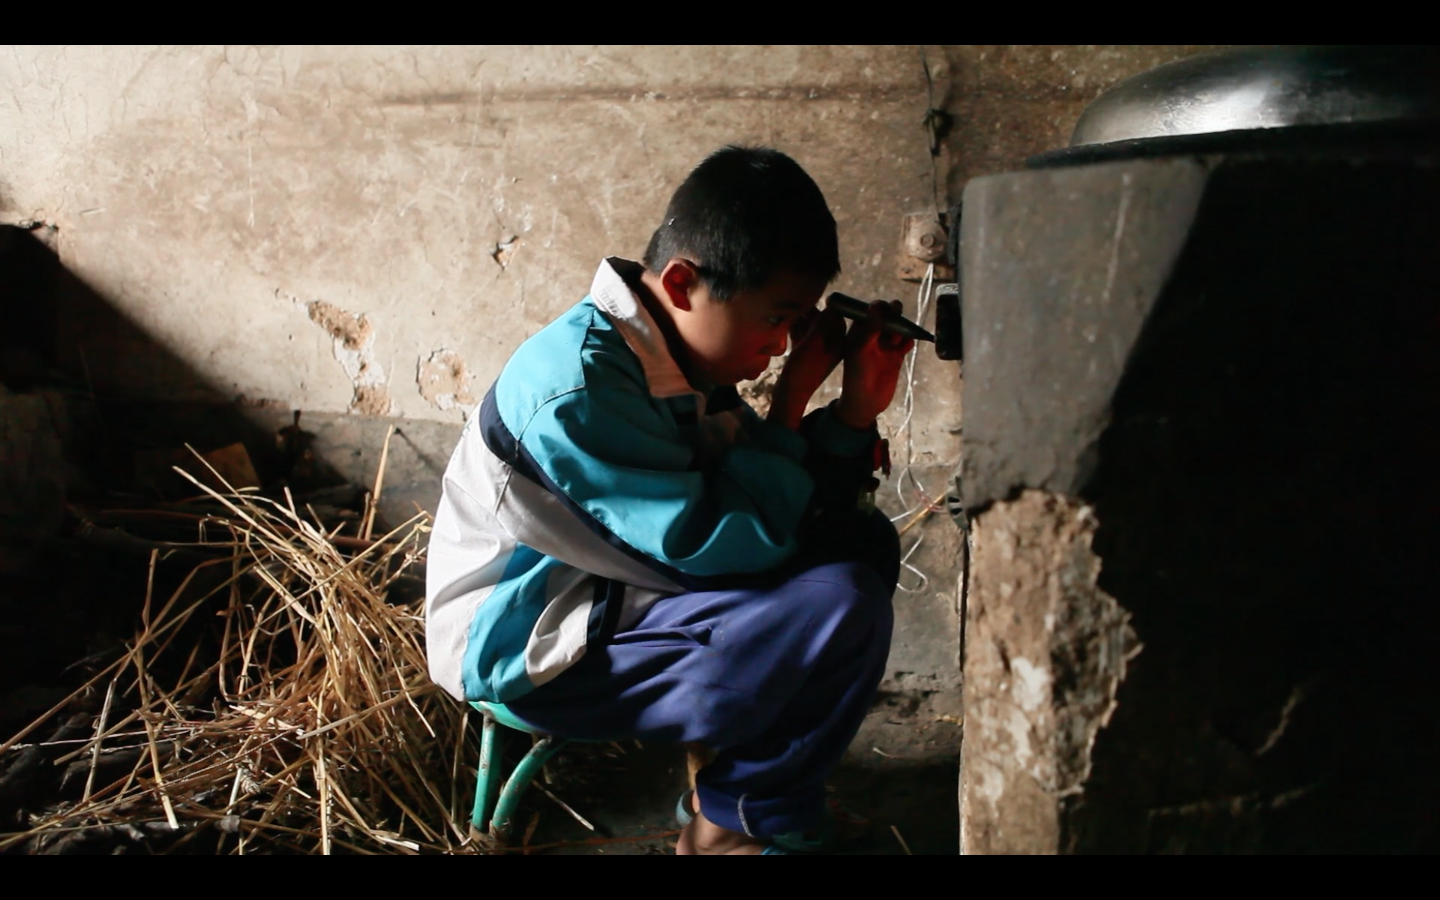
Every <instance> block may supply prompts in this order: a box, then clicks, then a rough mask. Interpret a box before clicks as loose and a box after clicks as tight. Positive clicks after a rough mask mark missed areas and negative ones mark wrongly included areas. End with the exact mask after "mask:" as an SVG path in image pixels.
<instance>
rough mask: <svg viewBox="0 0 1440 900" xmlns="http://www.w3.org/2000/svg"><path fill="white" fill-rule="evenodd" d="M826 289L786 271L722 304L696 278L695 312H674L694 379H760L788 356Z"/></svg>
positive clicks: (690, 293) (690, 294)
mask: <svg viewBox="0 0 1440 900" xmlns="http://www.w3.org/2000/svg"><path fill="white" fill-rule="evenodd" d="M662 277H663V276H662ZM824 290H825V282H823V281H821V280H819V279H817V278H814V277H810V276H801V275H796V274H794V273H792V272H786V271H781V272H779V273H777V274H776V275H775V276H774V277H772V278H771V279H770V281H769V282H767V283H766V284H765V285H764V286H762V287H760V288H758V289H756V290H753V291H745V292H742V293H736V294H733V295H731V297H730V299H728V300H725V301H723V302H721V301H719V300H716V299H715V298H714V297H712V296H710V289H709V288H708V287H707V286H706V285H705V283H704V282H703V281H700V280H699V279H698V278H697V279H695V280H694V281H693V283H691V284H689V285H687V292H686V293H687V299H688V304H686V305H688V307H689V308H688V309H684V308H676V310H675V313H674V322H675V328H676V330H677V331H679V332H680V338H681V340H682V341H684V343H685V347H686V349H687V350H688V351H689V354H690V359H689V363H690V368H691V369H692V371H693V374H695V375H698V376H699V377H701V378H703V379H705V380H706V381H709V382H712V383H714V384H737V383H739V382H741V381H749V380H751V379H752V378H758V377H760V374H761V373H762V372H764V371H765V369H766V368H767V367H768V366H769V365H770V360H771V359H772V358H773V357H776V356H780V355H782V354H784V353H785V350H786V348H787V347H788V346H789V340H790V326H791V325H792V324H794V322H795V320H796V319H797V318H799V317H800V316H802V315H804V314H805V313H806V312H809V311H810V310H811V309H813V308H814V307H815V304H816V303H818V302H819V301H820V295H821V294H822V293H823V292H824ZM672 296H673V295H672ZM676 306H677V307H679V304H676Z"/></svg>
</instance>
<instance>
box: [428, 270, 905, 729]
mask: <svg viewBox="0 0 1440 900" xmlns="http://www.w3.org/2000/svg"><path fill="white" fill-rule="evenodd" d="M639 274H640V266H639V264H637V263H634V262H630V261H627V260H622V259H618V258H611V259H608V260H606V261H605V262H604V263H603V264H602V265H601V266H600V270H599V272H598V273H597V274H596V276H595V280H594V283H593V284H592V285H591V288H590V294H589V295H588V296H587V297H585V299H583V300H582V301H580V303H578V304H577V305H575V306H574V307H572V308H571V309H570V310H569V311H568V312H566V313H565V314H564V315H562V316H561V317H560V318H559V319H557V320H556V321H554V322H552V323H551V324H550V325H548V326H546V327H545V328H544V329H543V330H541V331H540V332H539V333H538V334H536V335H535V336H534V337H532V338H530V339H529V340H527V341H526V342H525V343H524V344H522V345H521V346H520V348H519V349H518V350H517V351H516V352H515V355H514V356H512V357H511V359H510V361H509V362H508V363H507V364H506V366H505V368H504V370H503V371H502V372H501V374H500V377H499V378H498V379H497V380H496V382H495V384H494V386H493V387H491V389H490V391H489V393H487V394H486V396H485V400H484V402H483V403H482V404H481V405H480V408H479V409H478V410H476V411H475V412H474V414H472V415H471V417H470V419H469V421H468V422H467V423H466V426H465V430H464V432H463V433H462V435H461V438H460V443H459V446H457V447H456V448H455V453H454V455H453V456H452V457H451V459H450V464H449V467H448V468H447V469H446V472H445V479H444V489H443V494H442V496H441V498H440V504H439V507H438V509H437V511H436V514H435V522H434V527H433V530H432V532H431V536H430V549H429V555H428V563H427V590H426V603H425V619H426V641H427V647H428V654H429V661H430V676H431V678H433V679H434V680H435V682H436V683H438V684H439V685H440V686H441V687H443V688H444V689H445V690H446V691H448V692H450V693H451V694H453V695H454V696H455V697H457V698H459V699H464V700H489V701H499V702H505V701H509V700H513V699H515V698H517V697H520V696H522V695H524V694H525V693H527V692H529V691H531V690H533V689H534V688H536V687H538V686H540V685H542V684H545V683H546V682H547V681H549V680H551V679H552V678H554V677H555V676H557V675H559V674H560V673H561V672H563V671H564V670H565V669H566V668H568V667H569V666H570V665H572V664H573V663H575V662H576V661H577V660H578V659H579V658H580V657H581V656H582V655H583V654H584V652H585V647H586V645H587V643H588V642H590V641H592V640H596V639H603V637H604V636H608V635H609V634H613V633H614V631H615V630H616V629H623V628H625V627H626V626H627V625H628V624H630V623H632V622H634V621H636V620H637V619H638V618H639V617H640V615H641V614H642V613H643V612H644V611H645V609H646V608H648V607H649V606H650V604H652V603H654V602H655V601H656V600H657V599H659V598H660V597H663V596H667V595H670V594H676V593H682V592H686V591H694V590H708V589H715V588H717V587H720V586H724V585H725V584H727V583H728V582H727V580H728V579H733V577H734V576H744V575H746V574H753V573H762V572H765V571H767V570H770V569H773V568H775V567H776V566H778V565H780V564H781V563H783V562H785V561H786V560H787V559H788V558H789V557H791V556H792V555H794V554H795V552H796V550H797V548H798V546H799V542H800V540H801V539H802V535H803V533H805V528H806V523H807V520H813V521H822V520H824V519H826V518H827V508H828V507H836V508H841V509H848V510H851V511H853V510H854V507H855V498H856V495H857V490H863V484H864V482H865V481H866V480H867V479H868V478H869V476H870V473H871V471H872V470H873V468H874V464H873V453H872V449H873V447H874V445H875V441H876V439H877V437H878V435H877V434H876V433H875V432H874V431H873V429H872V430H871V431H869V432H861V431H856V430H854V429H852V428H849V427H847V426H845V425H844V424H843V423H841V422H840V421H839V420H838V419H836V418H835V417H834V416H833V414H832V413H831V412H830V411H829V409H828V408H827V409H826V410H822V411H819V412H817V413H812V414H811V415H810V416H808V417H807V418H806V420H805V423H804V426H802V429H801V432H800V433H796V432H795V431H792V430H790V429H788V428H786V427H784V426H781V425H777V424H773V423H770V422H766V421H765V420H763V419H761V418H760V417H759V416H757V415H756V414H755V412H754V410H752V409H751V408H750V407H749V406H748V405H746V404H745V403H744V402H743V401H741V400H740V398H739V395H738V394H736V393H735V391H734V389H733V388H729V387H722V388H719V389H717V390H715V391H713V392H711V393H710V394H709V396H708V397H707V396H706V395H705V394H702V393H700V392H699V391H697V390H696V389H695V388H694V387H693V386H691V384H690V383H689V382H688V381H687V380H686V378H685V376H684V375H682V374H681V371H680V367H679V366H678V365H677V363H676V362H675V360H674V359H673V358H672V357H671V355H670V353H669V350H668V348H667V346H666V344H665V340H664V337H663V336H662V335H661V333H660V331H659V329H658V328H657V327H656V325H655V321H654V320H653V319H652V318H651V316H650V314H649V313H648V312H647V311H646V309H645V307H644V305H643V304H641V303H640V301H639V299H638V298H637V297H636V296H635V294H634V293H633V292H632V291H631V289H630V287H629V286H628V285H627V284H626V280H625V276H629V277H630V278H631V279H632V280H636V279H638V276H639ZM817 484H819V485H820V489H819V490H817V487H816V486H817Z"/></svg>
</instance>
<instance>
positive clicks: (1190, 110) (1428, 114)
mask: <svg viewBox="0 0 1440 900" xmlns="http://www.w3.org/2000/svg"><path fill="white" fill-rule="evenodd" d="M1423 119H1440V52H1437V49H1436V48H1434V47H1262V48H1243V49H1236V50H1220V51H1216V52H1214V53H1206V54H1202V55H1200V56H1194V57H1191V58H1189V59H1182V60H1179V61H1178V62H1173V63H1170V64H1168V65H1164V66H1160V67H1159V68H1156V69H1151V70H1150V71H1149V72H1145V73H1143V74H1140V75H1136V76H1134V77H1133V78H1128V79H1126V80H1125V81H1122V82H1120V83H1119V84H1118V85H1116V86H1115V87H1113V88H1111V89H1110V90H1108V91H1106V92H1105V93H1104V94H1101V95H1100V96H1099V97H1098V98H1096V100H1095V101H1094V102H1093V103H1091V104H1090V105H1089V106H1088V107H1086V108H1085V112H1084V113H1082V114H1081V116H1080V121H1079V122H1077V123H1076V125H1075V131H1074V133H1073V134H1072V135H1071V136H1070V146H1071V147H1080V146H1086V145H1094V144H1109V143H1113V142H1115V141H1130V140H1137V139H1146V138H1159V137H1174V136H1179V135H1192V134H1213V133H1216V132H1225V131H1239V130H1248V129H1264V128H1285V127H1288V126H1292V125H1330V124H1340V123H1350V122H1387V121H1415V120H1423Z"/></svg>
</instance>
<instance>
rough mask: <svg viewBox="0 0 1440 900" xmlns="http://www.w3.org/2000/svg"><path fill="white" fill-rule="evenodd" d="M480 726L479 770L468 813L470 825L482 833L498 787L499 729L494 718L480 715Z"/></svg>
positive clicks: (487, 821)
mask: <svg viewBox="0 0 1440 900" xmlns="http://www.w3.org/2000/svg"><path fill="white" fill-rule="evenodd" d="M481 718H482V724H481V726H480V769H479V771H478V772H477V773H476V777H475V809H474V810H473V811H472V812H471V813H470V824H471V825H472V826H474V827H475V828H476V829H477V830H479V831H482V832H483V831H484V830H485V829H486V827H487V826H488V825H489V824H490V822H489V819H490V803H491V799H492V798H493V797H494V796H495V791H496V789H497V788H498V787H499V786H500V778H499V774H498V773H499V769H500V755H501V754H500V751H501V740H500V733H499V732H500V729H499V727H498V726H497V725H496V724H495V718H494V717H493V716H491V715H489V714H488V713H485V714H482V717H481Z"/></svg>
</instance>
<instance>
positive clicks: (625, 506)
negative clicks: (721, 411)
mask: <svg viewBox="0 0 1440 900" xmlns="http://www.w3.org/2000/svg"><path fill="white" fill-rule="evenodd" d="M516 424H517V425H518V424H519V423H516ZM516 437H517V439H518V440H519V443H520V445H521V446H522V447H523V448H524V451H525V452H526V453H527V454H528V455H529V456H530V458H531V459H532V460H533V462H534V464H535V465H536V466H537V467H538V468H539V469H540V470H541V471H542V472H543V474H544V476H545V478H546V479H547V480H548V481H549V482H550V483H551V486H552V490H555V491H558V492H559V493H561V494H563V495H564V499H565V500H568V501H569V504H570V505H571V506H572V508H578V510H579V511H581V514H582V516H588V517H590V518H591V519H592V520H593V522H595V523H598V524H599V525H601V526H603V527H604V529H606V530H608V532H609V533H610V534H611V535H613V536H614V537H616V538H618V539H619V540H621V541H623V542H624V543H625V544H627V545H629V546H630V547H632V548H634V549H635V550H638V551H640V552H642V553H644V554H646V555H648V556H649V557H651V558H653V559H654V560H656V561H657V562H659V563H661V564H662V565H664V566H668V567H670V568H673V569H675V570H678V571H679V572H682V573H684V574H686V575H690V576H696V577H702V578H705V577H713V576H723V575H733V574H744V573H755V572H763V571H765V570H767V569H771V568H773V567H775V566H776V565H778V564H780V563H782V562H784V561H785V560H786V559H788V558H789V557H790V556H791V555H793V554H794V552H795V550H796V549H797V547H798V542H797V539H796V534H797V530H798V527H799V525H800V522H801V520H802V518H803V515H804V513H805V510H806V508H807V506H808V505H809V502H810V498H811V495H812V493H813V490H814V482H813V480H812V479H811V477H810V474H809V473H808V472H807V471H806V468H805V465H804V458H805V454H806V450H807V442H806V441H805V440H804V439H802V438H801V437H800V436H799V435H797V434H795V433H793V432H788V431H787V434H784V435H781V434H776V433H769V434H766V435H765V436H764V438H763V439H760V440H749V441H746V440H743V439H741V440H739V441H738V442H737V443H735V444H734V445H733V446H732V447H731V448H730V449H729V451H728V452H726V453H724V454H722V455H719V456H718V457H716V458H710V459H706V458H705V457H704V454H702V453H699V452H697V448H696V446H695V445H694V444H692V443H691V442H689V441H687V440H686V439H684V438H682V437H681V434H680V432H679V430H678V429H677V426H676V424H675V422H674V421H673V420H672V419H671V418H670V417H669V416H668V415H667V414H666V413H665V412H664V411H663V410H662V409H661V408H659V406H658V405H657V404H656V403H655V402H654V401H652V400H651V398H650V397H649V396H648V393H646V392H645V390H644V389H643V386H635V385H631V384H625V383H623V382H622V381H619V380H617V381H616V382H615V383H609V384H596V383H591V384H589V385H587V386H586V387H584V388H582V389H579V390H575V391H571V392H568V393H566V394H564V395H562V396H558V397H555V398H552V399H550V400H548V401H547V402H546V403H544V404H543V405H542V406H540V407H539V408H538V409H537V411H536V412H535V414H534V415H533V416H532V417H531V418H530V419H529V421H528V422H526V423H524V424H523V426H521V427H520V430H519V433H518V434H516Z"/></svg>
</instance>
